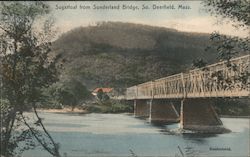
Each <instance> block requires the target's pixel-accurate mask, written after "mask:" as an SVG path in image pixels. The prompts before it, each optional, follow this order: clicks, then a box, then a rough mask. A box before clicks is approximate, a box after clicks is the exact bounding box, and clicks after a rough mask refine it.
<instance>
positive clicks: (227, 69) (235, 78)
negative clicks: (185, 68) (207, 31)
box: [125, 55, 250, 100]
mask: <svg viewBox="0 0 250 157" xmlns="http://www.w3.org/2000/svg"><path fill="white" fill-rule="evenodd" d="M228 63H230V64H231V66H228ZM249 74H250V55H245V56H242V57H238V58H234V59H231V60H230V62H226V61H223V62H218V63H215V64H212V65H208V66H206V67H204V68H200V69H194V70H190V71H189V72H188V73H179V74H175V75H171V76H168V77H164V78H161V79H157V80H154V81H149V82H145V83H142V84H139V85H136V86H133V87H130V88H127V91H126V96H125V98H126V99H127V100H132V99H152V98H154V99H175V98H205V97H249V96H250V77H249Z"/></svg>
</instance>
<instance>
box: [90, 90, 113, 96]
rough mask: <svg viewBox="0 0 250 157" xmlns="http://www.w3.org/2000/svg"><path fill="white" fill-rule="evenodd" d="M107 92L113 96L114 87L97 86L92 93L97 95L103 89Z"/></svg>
mask: <svg viewBox="0 0 250 157" xmlns="http://www.w3.org/2000/svg"><path fill="white" fill-rule="evenodd" d="M101 90H102V92H103V93H106V94H107V95H108V96H113V92H114V89H113V88H96V89H94V90H93V91H92V95H94V96H97V93H98V92H99V91H101Z"/></svg>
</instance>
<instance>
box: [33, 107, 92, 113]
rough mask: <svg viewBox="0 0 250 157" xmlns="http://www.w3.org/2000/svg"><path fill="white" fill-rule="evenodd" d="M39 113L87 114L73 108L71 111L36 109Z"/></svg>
mask: <svg viewBox="0 0 250 157" xmlns="http://www.w3.org/2000/svg"><path fill="white" fill-rule="evenodd" d="M37 111H39V112H49V113H88V112H87V111H86V110H83V109H79V108H75V109H74V110H73V111H72V109H71V108H62V109H42V108H40V109H37Z"/></svg>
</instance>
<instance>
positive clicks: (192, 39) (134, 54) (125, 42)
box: [53, 22, 216, 89]
mask: <svg viewBox="0 0 250 157" xmlns="http://www.w3.org/2000/svg"><path fill="white" fill-rule="evenodd" d="M131 39H133V40H131ZM208 41H209V35H207V34H198V33H184V32H178V31H176V30H173V29H166V28H159V27H152V26H146V25H137V24H131V23H119V22H107V23H101V24H99V25H98V26H90V27H80V28H76V29H73V30H71V31H69V32H67V33H65V34H63V35H62V36H61V37H60V38H59V39H58V40H56V41H55V42H54V43H53V51H54V53H55V54H60V55H61V56H62V60H63V59H64V60H65V64H64V65H65V70H63V77H74V78H77V79H79V80H80V81H81V82H86V85H87V88H89V89H90V88H94V87H96V86H103V85H105V86H110V87H118V88H119V87H120V88H125V87H129V86H132V85H135V84H139V83H142V82H145V81H149V80H152V79H157V78H160V77H165V76H168V75H171V74H174V73H178V72H182V71H184V70H186V69H187V68H190V67H191V66H190V65H191V63H192V61H193V60H194V59H195V58H196V57H198V56H200V55H201V56H202V57H204V58H207V62H212V61H215V58H216V53H215V52H214V51H212V52H206V51H204V47H206V44H207V42H208ZM97 45H98V46H97ZM96 46H97V47H96Z"/></svg>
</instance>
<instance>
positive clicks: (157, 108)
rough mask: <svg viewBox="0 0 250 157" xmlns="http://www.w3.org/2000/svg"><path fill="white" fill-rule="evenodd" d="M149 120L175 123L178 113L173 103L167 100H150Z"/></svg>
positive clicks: (177, 119)
mask: <svg viewBox="0 0 250 157" xmlns="http://www.w3.org/2000/svg"><path fill="white" fill-rule="evenodd" d="M149 121H150V122H153V123H176V122H178V121H179V114H178V112H177V111H176V109H175V107H174V105H173V103H171V102H170V101H167V100H157V99H154V100H150V116H149Z"/></svg>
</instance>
